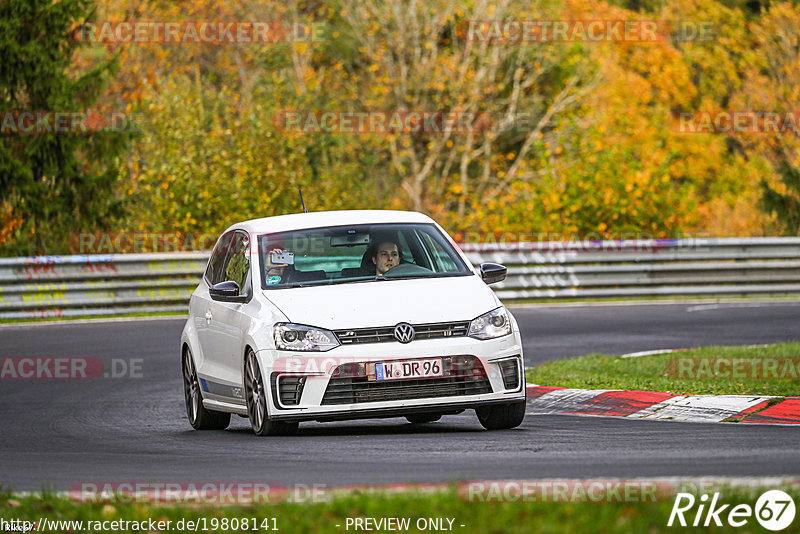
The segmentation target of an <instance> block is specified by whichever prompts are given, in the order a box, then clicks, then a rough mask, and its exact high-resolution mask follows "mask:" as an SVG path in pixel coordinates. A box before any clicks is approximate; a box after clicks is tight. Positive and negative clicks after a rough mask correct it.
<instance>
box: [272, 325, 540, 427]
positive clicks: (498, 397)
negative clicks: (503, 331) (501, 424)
mask: <svg viewBox="0 0 800 534" xmlns="http://www.w3.org/2000/svg"><path fill="white" fill-rule="evenodd" d="M258 356H259V358H260V360H261V366H262V370H263V373H264V379H265V383H267V384H270V386H271V389H272V392H273V394H271V395H269V403H270V406H269V416H270V419H276V420H283V421H310V420H318V421H332V420H346V419H359V418H373V417H401V416H404V415H408V414H411V413H424V412H434V413H455V412H458V411H462V410H466V409H474V408H477V407H479V406H483V405H487V404H498V403H508V402H514V401H519V400H524V399H525V387H524V383H525V378H524V363H523V359H522V346H521V340H520V338H519V334H518V333H517V332H513V333H512V334H510V335H508V336H504V337H502V338H498V339H491V340H476V339H472V338H469V337H459V338H451V339H433V340H424V341H418V342H412V343H409V344H401V343H397V342H386V343H374V344H364V345H355V346H353V345H350V346H340V347H337V348H336V349H333V350H331V351H328V352H325V353H313V354H311V353H298V352H290V351H277V350H262V351H259V352H258ZM472 356H474V357H475V358H476V361H479V362H480V366H481V367H482V369H483V372H484V375H485V381H486V383H487V386H488V387H486V388H484V389H481V390H475V391H480V393H478V394H456V395H450V394H447V393H445V394H442V392H441V390H440V391H439V392H438V393H437V394H436V396H432V397H423V398H393V399H390V400H372V399H373V398H376V396H375V394H374V393H371V394H370V395H371V396H370V397H369V400H366V401H365V400H363V398H362V400H360V401H359V402H347V403H337V404H331V403H330V402H329V401H328V400H326V391H328V388H329V386H330V385H331V384H332V383H334V382H336V381H337V380H342V379H341V378H335V377H333V376H332V375H333V374H334V370H335V369H337V367H339V366H340V365H344V364H353V363H356V364H358V363H365V364H369V363H375V362H389V361H403V360H425V359H431V358H443V359H444V360H449V359H451V358H452V359H456V358H464V357H472ZM510 360H511V361H514V362H517V366H514V367H516V369H517V371H516V372H517V379H516V380H515V381H513V383H509V377H508V369H509V367H510V365H509V361H510ZM501 362H504V363H503V365H501ZM504 370H505V373H506V375H505V380H504ZM297 378H302V387H301V388H300V390H298V393H297V395H296V396H292V395H288V396H287V395H284V396H281V395H280V394H279V393H278V390H277V387H278V383H279V382H280V381H281V380H286V381H287V383H288V381H292V380H297ZM410 380H414V381H415V382H417V383H422V386H425V385H426V384H425V383H424V381H425V380H426V379H410ZM387 382H389V381H387ZM402 382H403V380H393V381H391V384H392V386H394V385H400V384H401V383H402ZM375 384H376V383H375V382H372V383H371V385H375ZM382 384H386V382H383V383H382ZM362 385H366V384H363V382H362ZM414 387H416V389H417V391H418V390H419V387H420V386H419V385H418V386H411V387H410V389H413V388H414ZM378 389H380V388H378ZM392 389H397V388H392ZM401 389H402V388H401ZM282 391H284V392H285V389H283V390H282ZM417 394H418V393H417ZM379 396H380V394H378V395H377V397H379ZM287 399H290V400H287Z"/></svg>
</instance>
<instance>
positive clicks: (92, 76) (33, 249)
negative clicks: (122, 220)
mask: <svg viewBox="0 0 800 534" xmlns="http://www.w3.org/2000/svg"><path fill="white" fill-rule="evenodd" d="M93 8H94V3H93V2H90V1H87V0H62V1H57V2H54V1H52V0H3V1H2V2H0V111H4V112H19V111H35V112H38V111H69V112H84V111H87V110H90V109H92V106H93V105H95V104H96V102H97V99H98V97H99V96H100V93H101V91H102V89H103V88H104V86H105V83H106V82H107V80H108V77H109V76H110V75H111V74H113V73H114V71H115V70H116V67H117V63H118V59H117V57H116V56H111V57H107V58H104V59H102V60H101V61H98V62H97V64H96V66H94V67H92V68H91V69H90V70H88V71H86V72H80V73H75V72H74V70H75V68H74V66H73V63H72V62H73V56H74V53H75V51H76V49H77V48H78V47H79V46H84V44H83V43H81V42H79V40H77V39H74V38H73V32H75V30H76V28H78V27H79V26H80V24H81V23H83V22H85V21H87V20H89V19H90V18H91V16H92V13H93ZM128 135H129V134H127V133H125V132H121V131H116V132H115V131H108V130H102V131H93V132H88V133H50V134H39V133H34V134H27V135H25V134H13V133H12V134H9V133H4V134H2V135H0V205H2V206H4V207H5V208H6V210H8V209H9V207H10V210H11V212H12V213H13V214H14V215H15V216H16V217H18V218H20V219H21V221H22V223H21V225H20V226H19V227H18V228H16V229H15V234H16V235H14V236H13V237H14V239H12V241H13V242H15V243H16V245H15V248H16V249H17V250H16V251H13V252H16V253H17V254H21V255H27V254H42V253H47V252H48V249H63V243H64V241H65V240H66V239H67V236H68V235H69V234H70V233H72V232H79V231H81V230H84V229H89V228H91V229H92V230H97V229H101V228H104V227H108V225H110V224H111V222H112V221H113V219H114V218H115V217H117V216H118V215H120V214H121V212H122V209H121V208H122V206H121V201H120V199H118V198H117V196H116V195H115V192H114V189H115V187H114V186H115V182H116V180H117V177H118V176H119V173H118V161H119V154H120V153H121V151H122V150H123V149H124V145H125V141H126V138H127V136H128Z"/></svg>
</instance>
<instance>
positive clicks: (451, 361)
mask: <svg viewBox="0 0 800 534" xmlns="http://www.w3.org/2000/svg"><path fill="white" fill-rule="evenodd" d="M353 370H354V367H353V366H352V365H348V364H344V365H342V366H340V367H338V368H337V369H336V370H334V372H333V374H332V376H331V379H330V381H329V382H328V388H327V389H326V390H325V395H324V396H323V397H322V404H323V405H324V404H358V403H362V402H380V401H393V400H410V399H426V398H435V397H450V396H455V395H481V394H483V393H491V392H492V388H491V385H490V384H489V379H488V378H487V376H486V371H485V370H484V368H483V365H482V364H481V362H480V360H479V359H478V358H476V357H475V356H444V357H442V372H443V375H444V376H441V377H435V378H418V379H417V378H414V379H400V380H369V379H368V377H367V376H354V374H356V373H354V372H353Z"/></svg>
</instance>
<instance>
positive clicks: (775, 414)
mask: <svg viewBox="0 0 800 534" xmlns="http://www.w3.org/2000/svg"><path fill="white" fill-rule="evenodd" d="M527 393H528V409H527V413H528V414H531V415H552V414H562V415H600V416H610V417H629V418H632V419H660V420H672V421H689V422H697V423H720V422H723V421H736V422H740V423H761V424H794V425H797V424H800V397H785V398H784V397H768V396H759V395H674V394H672V393H661V392H658V391H622V390H606V389H571V388H561V387H552V386H537V385H534V384H528V385H527ZM776 400H777V402H776Z"/></svg>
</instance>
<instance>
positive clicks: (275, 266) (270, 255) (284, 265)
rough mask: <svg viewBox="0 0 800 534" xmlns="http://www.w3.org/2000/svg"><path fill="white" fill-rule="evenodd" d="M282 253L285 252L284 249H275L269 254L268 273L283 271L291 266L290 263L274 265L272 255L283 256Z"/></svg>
mask: <svg viewBox="0 0 800 534" xmlns="http://www.w3.org/2000/svg"><path fill="white" fill-rule="evenodd" d="M282 252H285V251H284V250H283V249H281V248H274V249H272V250H270V251H269V252H268V253H267V262H266V265H267V272H269V271H271V270H272V269H281V270H283V268H284V267H288V266H289V264H288V263H278V264H275V263H272V255H273V254H281V253H282Z"/></svg>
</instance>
